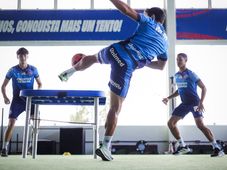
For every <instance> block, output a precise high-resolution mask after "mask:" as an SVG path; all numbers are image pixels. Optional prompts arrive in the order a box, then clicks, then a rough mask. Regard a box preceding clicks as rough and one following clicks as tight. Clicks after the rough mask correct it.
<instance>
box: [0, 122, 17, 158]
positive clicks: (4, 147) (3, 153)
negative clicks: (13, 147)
mask: <svg viewBox="0 0 227 170" xmlns="http://www.w3.org/2000/svg"><path fill="white" fill-rule="evenodd" d="M15 122H16V119H11V118H10V119H9V123H8V127H7V129H6V130H5V134H4V139H3V145H2V151H1V156H2V157H7V156H8V145H9V141H10V139H11V137H12V134H13V129H14V125H15Z"/></svg>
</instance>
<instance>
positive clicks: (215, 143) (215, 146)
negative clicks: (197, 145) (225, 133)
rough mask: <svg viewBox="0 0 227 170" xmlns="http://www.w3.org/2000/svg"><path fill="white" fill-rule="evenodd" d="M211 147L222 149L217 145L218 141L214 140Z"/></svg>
mask: <svg viewBox="0 0 227 170" xmlns="http://www.w3.org/2000/svg"><path fill="white" fill-rule="evenodd" d="M211 145H212V147H213V149H214V148H218V149H221V148H220V146H219V145H218V144H217V142H216V140H215V139H214V140H213V141H212V142H211Z"/></svg>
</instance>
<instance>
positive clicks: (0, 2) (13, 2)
mask: <svg viewBox="0 0 227 170" xmlns="http://www.w3.org/2000/svg"><path fill="white" fill-rule="evenodd" d="M0 9H17V0H10V1H9V0H0Z"/></svg>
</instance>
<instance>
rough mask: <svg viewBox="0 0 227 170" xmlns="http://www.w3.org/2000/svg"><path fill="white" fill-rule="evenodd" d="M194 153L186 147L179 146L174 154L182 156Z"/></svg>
mask: <svg viewBox="0 0 227 170" xmlns="http://www.w3.org/2000/svg"><path fill="white" fill-rule="evenodd" d="M188 153H192V150H191V149H190V148H189V147H188V146H187V145H186V146H184V147H182V146H178V148H177V150H176V151H175V152H174V153H173V155H182V154H188Z"/></svg>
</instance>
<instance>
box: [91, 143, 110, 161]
mask: <svg viewBox="0 0 227 170" xmlns="http://www.w3.org/2000/svg"><path fill="white" fill-rule="evenodd" d="M95 154H96V155H98V156H99V157H101V158H102V160H103V161H112V160H113V157H112V156H111V152H110V150H109V149H107V147H105V146H101V147H100V148H98V149H96V151H95Z"/></svg>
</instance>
